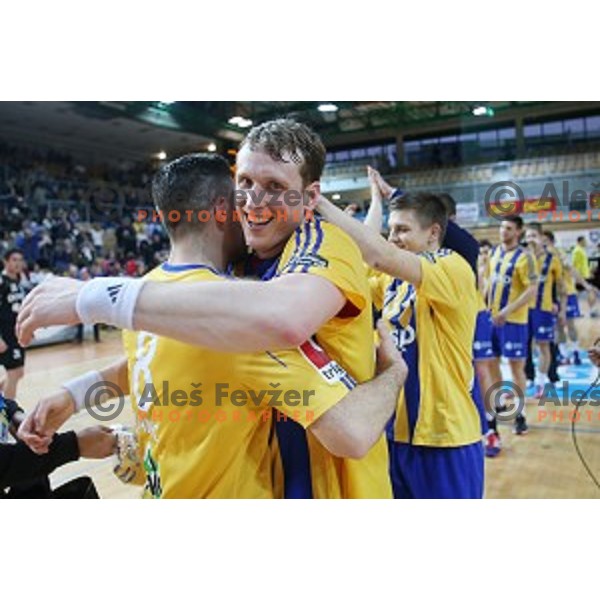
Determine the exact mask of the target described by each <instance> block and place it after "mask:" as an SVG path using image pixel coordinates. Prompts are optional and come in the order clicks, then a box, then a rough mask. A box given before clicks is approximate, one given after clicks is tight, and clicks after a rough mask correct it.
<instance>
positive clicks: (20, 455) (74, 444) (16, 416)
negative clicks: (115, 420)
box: [0, 395, 116, 498]
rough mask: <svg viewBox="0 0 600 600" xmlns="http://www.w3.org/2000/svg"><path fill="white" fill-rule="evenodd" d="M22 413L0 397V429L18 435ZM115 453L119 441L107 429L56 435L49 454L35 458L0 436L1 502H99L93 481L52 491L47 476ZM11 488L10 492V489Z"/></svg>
mask: <svg viewBox="0 0 600 600" xmlns="http://www.w3.org/2000/svg"><path fill="white" fill-rule="evenodd" d="M23 414H24V413H23V410H22V409H21V407H20V406H19V405H18V404H17V403H16V402H15V401H14V400H5V399H4V397H3V396H2V395H0V428H2V425H4V427H7V426H8V428H10V430H11V432H13V434H14V432H15V430H16V429H17V428H18V425H19V424H20V422H21V420H22V418H23ZM115 450H116V438H115V434H114V433H113V431H112V430H111V429H109V428H107V427H89V428H87V429H84V430H82V431H80V432H79V433H75V432H74V431H69V432H67V433H60V434H56V435H55V436H54V437H53V441H52V443H51V444H50V446H49V450H48V452H47V453H46V454H42V455H39V454H35V453H34V452H32V451H31V450H30V449H29V447H28V446H27V445H26V444H24V443H23V442H18V443H17V444H7V443H2V440H1V436H0V498H98V493H97V492H96V489H95V487H94V483H93V481H92V480H91V479H90V478H89V477H80V478H78V479H75V480H72V481H69V482H68V483H66V484H64V485H63V486H61V487H59V488H57V489H55V490H52V489H51V487H50V482H49V480H48V475H50V473H52V472H53V471H54V470H55V469H58V467H61V466H63V465H66V464H67V463H70V462H74V461H77V460H79V459H80V458H97V459H100V458H107V457H109V456H111V455H112V454H114V452H115ZM7 488H10V489H7Z"/></svg>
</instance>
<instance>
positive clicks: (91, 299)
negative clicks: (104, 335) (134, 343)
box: [75, 277, 144, 329]
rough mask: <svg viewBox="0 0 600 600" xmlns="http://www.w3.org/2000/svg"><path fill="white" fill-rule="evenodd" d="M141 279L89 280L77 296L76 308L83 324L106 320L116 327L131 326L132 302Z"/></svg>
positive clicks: (138, 292)
mask: <svg viewBox="0 0 600 600" xmlns="http://www.w3.org/2000/svg"><path fill="white" fill-rule="evenodd" d="M143 285H144V280H143V279H126V278H122V277H98V278H97V279H92V280H91V281H88V282H87V283H86V284H85V285H84V286H83V287H82V288H81V290H80V292H79V294H78V296H77V303H76V305H75V308H76V310H77V314H78V315H79V319H80V321H81V322H82V323H83V324H84V325H94V324H96V323H106V324H107V325H114V326H115V327H118V328H119V329H133V313H134V311H135V303H136V302H137V298H138V296H139V294H140V291H141V289H142V286H143Z"/></svg>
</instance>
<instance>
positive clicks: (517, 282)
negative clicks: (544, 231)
mask: <svg viewBox="0 0 600 600" xmlns="http://www.w3.org/2000/svg"><path fill="white" fill-rule="evenodd" d="M490 277H491V280H490V296H489V302H488V306H489V307H490V310H491V311H492V316H496V315H497V314H498V313H499V312H500V311H501V310H502V309H504V308H505V307H506V306H508V305H509V304H511V303H512V302H514V301H515V300H516V299H517V298H518V297H519V296H521V294H523V293H524V292H525V291H526V290H527V288H529V287H530V286H531V285H532V284H534V283H536V281H537V270H536V265H535V260H534V258H533V256H532V255H531V254H530V253H529V252H528V251H527V250H524V249H523V248H521V247H520V246H517V247H516V248H513V249H512V250H508V251H505V250H504V249H503V248H502V246H498V247H497V248H496V249H495V250H494V252H493V253H492V258H491V262H490ZM528 311H529V306H528V305H525V306H522V307H521V308H519V309H518V310H516V311H514V312H513V313H512V314H510V315H509V316H508V318H507V319H506V321H507V322H508V323H517V324H523V325H524V324H526V323H527V320H528Z"/></svg>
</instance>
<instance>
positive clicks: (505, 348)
mask: <svg viewBox="0 0 600 600" xmlns="http://www.w3.org/2000/svg"><path fill="white" fill-rule="evenodd" d="M528 334H529V331H528V328H527V324H525V323H523V324H521V323H506V324H505V325H502V326H500V327H498V326H496V325H494V326H493V327H492V350H493V352H494V356H496V357H500V356H503V357H504V358H508V359H511V360H514V359H519V360H525V359H526V358H527V345H528V338H529V335H528Z"/></svg>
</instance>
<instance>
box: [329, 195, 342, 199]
mask: <svg viewBox="0 0 600 600" xmlns="http://www.w3.org/2000/svg"><path fill="white" fill-rule="evenodd" d="M331 199H332V200H341V199H342V196H341V195H340V194H333V196H331Z"/></svg>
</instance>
